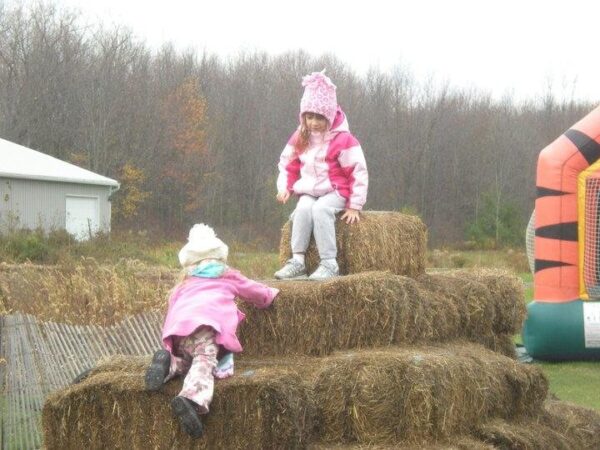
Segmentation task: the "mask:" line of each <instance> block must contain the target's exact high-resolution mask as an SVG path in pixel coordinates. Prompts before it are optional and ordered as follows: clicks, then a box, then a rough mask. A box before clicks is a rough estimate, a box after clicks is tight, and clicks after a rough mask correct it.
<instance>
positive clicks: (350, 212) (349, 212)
mask: <svg viewBox="0 0 600 450" xmlns="http://www.w3.org/2000/svg"><path fill="white" fill-rule="evenodd" d="M340 219H341V220H345V221H346V223H348V224H352V223H355V222H360V215H359V213H358V209H352V208H346V209H345V210H344V214H342V217H340Z"/></svg>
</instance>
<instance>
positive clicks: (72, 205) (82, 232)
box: [65, 196, 100, 241]
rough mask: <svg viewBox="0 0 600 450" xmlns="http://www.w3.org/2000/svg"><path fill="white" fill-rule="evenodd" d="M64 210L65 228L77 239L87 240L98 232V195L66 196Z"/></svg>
mask: <svg viewBox="0 0 600 450" xmlns="http://www.w3.org/2000/svg"><path fill="white" fill-rule="evenodd" d="M66 212H67V214H66V225H65V228H66V230H67V232H69V233H70V234H72V235H73V236H74V237H75V239H77V240H78V241H84V240H87V239H89V238H90V237H93V236H94V235H95V234H96V233H98V230H99V229H100V226H99V225H100V224H99V217H98V197H75V196H67V208H66Z"/></svg>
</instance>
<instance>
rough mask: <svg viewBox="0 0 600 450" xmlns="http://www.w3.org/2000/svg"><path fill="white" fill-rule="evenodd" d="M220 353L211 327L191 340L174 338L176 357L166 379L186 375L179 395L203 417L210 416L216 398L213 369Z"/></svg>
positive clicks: (190, 337) (197, 332) (184, 337)
mask: <svg viewBox="0 0 600 450" xmlns="http://www.w3.org/2000/svg"><path fill="white" fill-rule="evenodd" d="M217 351H218V346H217V344H216V342H215V330H214V329H213V328H212V327H208V326H203V327H199V328H198V329H197V330H196V331H194V333H192V334H190V335H189V336H183V337H180V336H176V337H174V338H173V356H172V357H171V368H170V370H169V375H168V376H167V379H170V378H173V377H174V376H175V375H183V374H186V375H185V379H184V380H183V388H182V389H181V392H180V393H179V394H178V395H180V396H182V397H185V398H187V399H189V400H191V401H193V402H194V403H196V404H197V405H198V412H199V413H200V414H206V413H207V412H208V405H209V404H210V402H211V400H212V397H213V390H214V384H215V380H214V376H213V369H214V368H215V366H216V365H217Z"/></svg>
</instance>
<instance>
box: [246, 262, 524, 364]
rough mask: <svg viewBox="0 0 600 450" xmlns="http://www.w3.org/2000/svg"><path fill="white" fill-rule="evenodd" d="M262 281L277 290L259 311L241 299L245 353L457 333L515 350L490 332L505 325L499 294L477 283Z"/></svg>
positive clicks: (434, 279) (320, 351) (371, 275)
mask: <svg viewBox="0 0 600 450" xmlns="http://www.w3.org/2000/svg"><path fill="white" fill-rule="evenodd" d="M267 283H268V284H270V285H272V286H275V287H278V288H279V289H280V293H279V296H278V298H277V299H276V300H275V302H274V304H273V306H272V307H270V308H269V309H267V310H260V311H258V310H256V309H254V308H248V307H246V306H245V305H244V304H241V305H240V307H241V308H242V309H243V310H244V311H245V312H246V314H247V322H246V323H245V324H243V325H242V326H241V327H240V329H239V336H240V340H241V341H242V344H243V345H244V351H245V353H246V354H247V355H248V356H266V355H271V356H273V355H289V354H296V355H311V356H324V355H328V354H330V353H332V352H333V351H336V350H346V349H358V348H369V347H383V346H390V345H399V344H414V343H424V342H439V341H448V340H452V339H456V338H468V339H470V340H472V341H476V342H480V343H482V344H484V345H487V346H489V347H490V348H492V349H494V350H496V349H501V350H502V352H505V353H507V354H514V350H513V349H512V347H510V346H509V345H507V342H508V340H509V339H510V338H509V337H508V336H506V337H502V336H497V335H496V333H495V331H494V330H495V329H501V328H504V325H502V326H498V325H497V324H496V322H497V321H498V320H501V321H503V322H504V321H505V320H506V319H505V318H504V317H503V316H502V315H501V314H500V313H496V312H495V308H494V306H493V305H494V302H496V301H497V300H498V299H497V298H496V297H495V296H494V295H492V293H491V292H490V291H489V290H488V289H487V288H486V286H485V285H484V284H483V283H480V282H476V281H471V280H465V279H462V278H457V277H447V276H441V275H427V276H422V277H419V278H418V279H417V280H415V279H412V278H408V277H403V276H399V275H394V274H391V273H389V272H366V273H361V274H354V275H348V276H345V277H338V278H335V279H332V280H329V281H326V282H321V283H316V282H306V281H268V282H267ZM513 298H515V299H517V298H518V296H513ZM515 301H519V302H522V299H520V298H519V299H518V300H515ZM515 326H516V325H515ZM500 343H501V344H502V345H499V344H500ZM510 345H512V344H510Z"/></svg>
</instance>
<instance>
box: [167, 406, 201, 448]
mask: <svg viewBox="0 0 600 450" xmlns="http://www.w3.org/2000/svg"><path fill="white" fill-rule="evenodd" d="M171 409H172V410H173V414H175V416H176V417H177V418H178V419H179V423H181V426H182V427H183V429H184V430H185V432H186V433H187V434H189V435H190V436H192V437H194V438H199V437H201V436H202V433H203V431H204V430H203V427H202V421H201V420H200V417H198V413H197V412H196V410H195V409H194V407H193V406H192V405H191V404H190V403H189V402H188V401H186V400H185V399H184V398H182V397H175V398H174V399H173V400H171Z"/></svg>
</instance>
